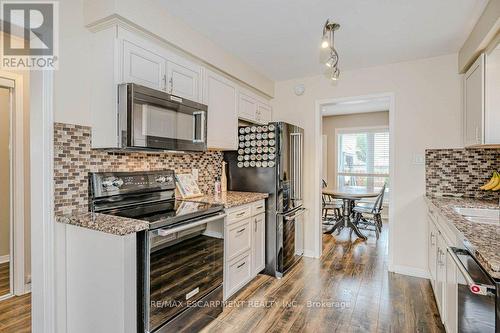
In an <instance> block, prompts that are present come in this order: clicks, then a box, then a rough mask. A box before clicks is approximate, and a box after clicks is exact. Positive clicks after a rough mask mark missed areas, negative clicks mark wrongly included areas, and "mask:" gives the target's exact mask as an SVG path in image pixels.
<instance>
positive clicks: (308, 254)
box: [303, 250, 319, 259]
mask: <svg viewBox="0 0 500 333" xmlns="http://www.w3.org/2000/svg"><path fill="white" fill-rule="evenodd" d="M303 256H304V257H308V258H315V259H317V258H319V257H318V256H317V255H316V254H315V253H314V251H311V250H304V254H303Z"/></svg>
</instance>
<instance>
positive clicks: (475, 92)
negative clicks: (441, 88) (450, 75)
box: [464, 54, 484, 146]
mask: <svg viewBox="0 0 500 333" xmlns="http://www.w3.org/2000/svg"><path fill="white" fill-rule="evenodd" d="M483 122H484V54H481V56H480V57H479V58H478V59H477V60H476V61H475V62H474V64H472V66H471V67H470V68H469V70H468V71H467V72H466V73H465V76H464V144H465V146H472V145H478V144H482V143H484V126H483Z"/></svg>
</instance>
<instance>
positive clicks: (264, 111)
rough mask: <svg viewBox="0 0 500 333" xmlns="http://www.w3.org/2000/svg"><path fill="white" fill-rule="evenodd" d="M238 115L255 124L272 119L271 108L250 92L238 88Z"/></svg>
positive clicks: (264, 122) (265, 122)
mask: <svg viewBox="0 0 500 333" xmlns="http://www.w3.org/2000/svg"><path fill="white" fill-rule="evenodd" d="M238 117H239V118H240V119H243V120H245V121H249V122H251V123H255V124H267V123H269V122H270V121H271V120H272V108H271V106H270V105H269V104H268V103H267V102H265V101H264V100H262V99H260V98H259V97H258V96H256V95H254V94H252V93H251V92H249V91H243V90H240V93H239V103H238Z"/></svg>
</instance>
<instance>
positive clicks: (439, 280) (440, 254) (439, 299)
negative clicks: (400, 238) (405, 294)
mask: <svg viewBox="0 0 500 333" xmlns="http://www.w3.org/2000/svg"><path fill="white" fill-rule="evenodd" d="M446 248H447V246H446V244H445V241H444V239H443V236H442V235H441V234H440V233H438V235H437V266H436V287H435V289H434V294H435V296H436V303H437V306H438V310H439V314H440V315H441V320H442V321H443V323H444V322H445V320H446V314H445V312H444V311H443V310H444V304H443V303H444V302H443V300H444V286H445V282H446V266H445V265H446V262H445V261H446Z"/></svg>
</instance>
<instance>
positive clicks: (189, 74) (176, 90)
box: [167, 60, 202, 102]
mask: <svg viewBox="0 0 500 333" xmlns="http://www.w3.org/2000/svg"><path fill="white" fill-rule="evenodd" d="M201 78H202V70H201V66H198V65H196V64H192V63H187V62H184V63H183V64H180V63H179V62H174V61H171V60H169V61H167V80H168V85H167V87H168V91H167V92H168V93H170V94H172V95H176V96H179V97H182V98H186V99H189V100H192V101H197V102H200V101H201V97H202V96H201V95H202V93H201V92H202V85H201Z"/></svg>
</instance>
